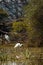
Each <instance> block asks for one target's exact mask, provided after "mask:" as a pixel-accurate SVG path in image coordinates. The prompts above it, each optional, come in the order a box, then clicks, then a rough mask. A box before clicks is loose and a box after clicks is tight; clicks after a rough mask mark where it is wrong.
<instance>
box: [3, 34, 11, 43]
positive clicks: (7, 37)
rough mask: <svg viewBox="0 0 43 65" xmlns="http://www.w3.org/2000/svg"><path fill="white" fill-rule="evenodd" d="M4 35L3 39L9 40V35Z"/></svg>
mask: <svg viewBox="0 0 43 65" xmlns="http://www.w3.org/2000/svg"><path fill="white" fill-rule="evenodd" d="M4 36H5V39H6V40H7V41H8V42H10V38H9V36H8V35H7V34H5V35H4Z"/></svg>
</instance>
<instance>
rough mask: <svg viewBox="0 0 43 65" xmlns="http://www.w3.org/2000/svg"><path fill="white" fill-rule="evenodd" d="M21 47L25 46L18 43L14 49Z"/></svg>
mask: <svg viewBox="0 0 43 65" xmlns="http://www.w3.org/2000/svg"><path fill="white" fill-rule="evenodd" d="M21 46H23V44H21V43H17V44H16V45H15V46H14V48H17V47H21Z"/></svg>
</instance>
